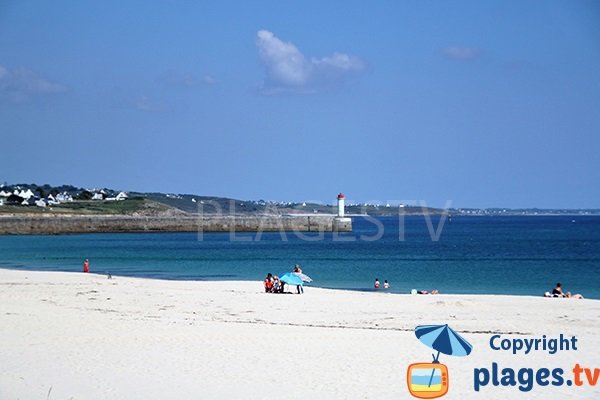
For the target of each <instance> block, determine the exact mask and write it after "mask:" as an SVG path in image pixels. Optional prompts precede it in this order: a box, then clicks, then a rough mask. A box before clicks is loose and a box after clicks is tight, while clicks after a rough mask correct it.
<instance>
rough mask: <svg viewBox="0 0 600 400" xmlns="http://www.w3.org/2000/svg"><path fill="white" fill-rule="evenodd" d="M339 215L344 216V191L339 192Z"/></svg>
mask: <svg viewBox="0 0 600 400" xmlns="http://www.w3.org/2000/svg"><path fill="white" fill-rule="evenodd" d="M338 217H339V218H344V193H340V194H338Z"/></svg>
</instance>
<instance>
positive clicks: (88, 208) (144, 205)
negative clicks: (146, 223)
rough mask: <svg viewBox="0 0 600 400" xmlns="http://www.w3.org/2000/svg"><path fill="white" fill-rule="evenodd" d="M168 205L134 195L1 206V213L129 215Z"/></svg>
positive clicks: (164, 210) (156, 211)
mask: <svg viewBox="0 0 600 400" xmlns="http://www.w3.org/2000/svg"><path fill="white" fill-rule="evenodd" d="M169 209H170V207H168V206H165V205H163V204H158V203H156V202H154V201H152V200H148V199H145V198H142V197H134V198H130V199H126V200H120V201H100V200H78V201H72V202H65V203H61V204H59V205H55V206H51V207H36V206H27V207H25V206H2V207H0V213H2V214H29V213H31V214H90V215H97V214H104V215H131V214H142V215H148V214H157V213H161V212H166V211H168V210H169Z"/></svg>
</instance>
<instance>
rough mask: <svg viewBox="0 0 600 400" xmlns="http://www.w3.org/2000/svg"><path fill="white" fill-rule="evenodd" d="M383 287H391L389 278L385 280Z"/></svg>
mask: <svg viewBox="0 0 600 400" xmlns="http://www.w3.org/2000/svg"><path fill="white" fill-rule="evenodd" d="M383 288H384V289H389V288H390V284H389V283H388V281H387V279H386V280H385V281H383Z"/></svg>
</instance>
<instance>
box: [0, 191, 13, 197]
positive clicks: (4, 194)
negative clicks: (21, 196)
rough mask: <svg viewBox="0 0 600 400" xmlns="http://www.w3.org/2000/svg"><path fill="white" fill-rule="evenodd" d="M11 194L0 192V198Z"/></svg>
mask: <svg viewBox="0 0 600 400" xmlns="http://www.w3.org/2000/svg"><path fill="white" fill-rule="evenodd" d="M11 194H12V193H11V192H5V191H4V190H1V191H0V197H8V196H10V195H11Z"/></svg>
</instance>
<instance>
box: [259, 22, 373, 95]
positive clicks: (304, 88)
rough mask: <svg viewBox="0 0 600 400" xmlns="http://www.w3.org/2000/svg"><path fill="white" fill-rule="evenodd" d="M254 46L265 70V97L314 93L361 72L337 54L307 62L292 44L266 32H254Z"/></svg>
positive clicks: (352, 59) (356, 61) (354, 60)
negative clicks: (269, 95) (267, 95)
mask: <svg viewBox="0 0 600 400" xmlns="http://www.w3.org/2000/svg"><path fill="white" fill-rule="evenodd" d="M256 45H257V47H258V54H259V56H260V59H261V61H262V62H263V64H264V66H265V70H266V78H265V81H264V82H263V84H262V86H261V91H262V92H263V93H265V94H276V93H281V92H295V93H311V92H317V91H319V90H321V89H323V88H325V87H329V86H331V85H334V84H336V83H339V82H340V81H341V80H343V79H344V78H345V77H346V76H348V75H349V74H351V73H353V72H358V71H361V70H363V69H364V68H365V63H364V62H363V61H362V60H361V59H360V58H358V57H356V56H351V55H348V54H343V53H337V52H335V53H333V54H332V55H330V56H327V57H323V58H320V59H318V58H310V59H308V58H307V57H305V56H304V54H302V52H301V51H300V50H298V48H297V47H296V46H295V45H294V44H293V43H290V42H283V41H282V40H281V39H279V38H278V37H276V36H275V35H274V34H273V33H272V32H269V31H266V30H261V31H258V33H257V41H256Z"/></svg>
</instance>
